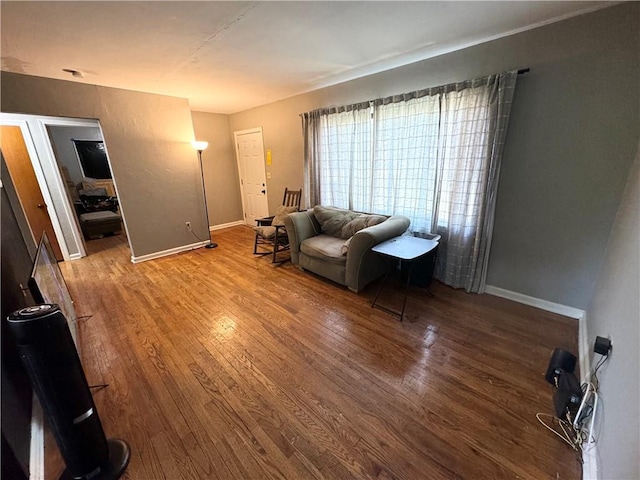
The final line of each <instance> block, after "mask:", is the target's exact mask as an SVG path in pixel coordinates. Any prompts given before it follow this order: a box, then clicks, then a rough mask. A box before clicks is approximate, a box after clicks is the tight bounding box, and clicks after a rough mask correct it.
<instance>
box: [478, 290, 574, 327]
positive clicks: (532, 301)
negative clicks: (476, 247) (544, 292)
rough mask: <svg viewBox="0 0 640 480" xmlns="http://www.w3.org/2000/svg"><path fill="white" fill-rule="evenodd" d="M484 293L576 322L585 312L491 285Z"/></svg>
mask: <svg viewBox="0 0 640 480" xmlns="http://www.w3.org/2000/svg"><path fill="white" fill-rule="evenodd" d="M485 293H488V294H489V295H495V296H496V297H502V298H506V299H508V300H513V301H514V302H518V303H522V304H524V305H529V306H531V307H536V308H539V309H540V310H544V311H546V312H551V313H557V314H558V315H564V316H565V317H571V318H575V319H577V320H579V319H580V318H582V317H583V316H584V315H585V311H584V310H580V309H579V308H574V307H569V306H567V305H562V304H561V303H554V302H549V301H548V300H543V299H541V298H536V297H530V296H529V295H524V294H522V293H518V292H512V291H510V290H505V289H503V288H499V287H494V286H493V285H487V286H486V288H485Z"/></svg>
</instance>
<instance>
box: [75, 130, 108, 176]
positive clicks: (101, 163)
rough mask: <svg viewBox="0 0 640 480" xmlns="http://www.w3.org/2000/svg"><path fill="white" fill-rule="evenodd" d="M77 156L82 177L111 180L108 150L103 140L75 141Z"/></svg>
mask: <svg viewBox="0 0 640 480" xmlns="http://www.w3.org/2000/svg"><path fill="white" fill-rule="evenodd" d="M73 144H74V145H75V147H76V154H77V155H78V160H80V167H81V168H82V175H83V176H85V177H89V178H95V179H97V180H105V179H110V178H111V169H110V168H109V160H107V150H106V149H105V146H104V142H103V141H102V140H75V139H73Z"/></svg>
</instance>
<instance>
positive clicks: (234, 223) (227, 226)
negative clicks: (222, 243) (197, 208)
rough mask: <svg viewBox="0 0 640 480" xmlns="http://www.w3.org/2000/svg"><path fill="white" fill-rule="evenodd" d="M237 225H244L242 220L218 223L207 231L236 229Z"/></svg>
mask: <svg viewBox="0 0 640 480" xmlns="http://www.w3.org/2000/svg"><path fill="white" fill-rule="evenodd" d="M238 225H244V220H236V221H235V222H229V223H219V224H218V225H210V226H209V231H210V232H213V231H214V230H222V229H223V228H229V227H237V226H238Z"/></svg>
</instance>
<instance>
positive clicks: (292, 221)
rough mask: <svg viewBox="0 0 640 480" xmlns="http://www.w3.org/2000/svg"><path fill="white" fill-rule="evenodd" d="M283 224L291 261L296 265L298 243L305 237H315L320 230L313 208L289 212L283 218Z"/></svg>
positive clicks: (298, 251)
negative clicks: (287, 238) (287, 237)
mask: <svg viewBox="0 0 640 480" xmlns="http://www.w3.org/2000/svg"><path fill="white" fill-rule="evenodd" d="M284 225H285V227H286V229H287V235H288V236H289V245H290V248H291V263H293V264H294V265H297V264H298V263H299V262H298V256H299V253H300V244H301V243H302V242H304V241H305V240H306V239H307V238H311V237H315V236H316V235H319V234H320V232H321V228H320V224H319V223H318V221H317V220H316V217H314V215H313V210H306V211H304V212H294V213H290V214H289V215H287V216H286V217H285V218H284Z"/></svg>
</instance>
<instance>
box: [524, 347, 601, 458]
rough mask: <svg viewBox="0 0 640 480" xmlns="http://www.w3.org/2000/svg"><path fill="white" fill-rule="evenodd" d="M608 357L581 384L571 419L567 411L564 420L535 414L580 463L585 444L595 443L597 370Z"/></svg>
mask: <svg viewBox="0 0 640 480" xmlns="http://www.w3.org/2000/svg"><path fill="white" fill-rule="evenodd" d="M609 356H610V354H607V355H603V356H602V358H601V359H600V361H599V362H598V363H597V364H596V366H595V368H594V369H593V372H592V373H591V375H590V376H589V381H586V382H584V383H583V384H582V386H581V387H582V400H581V402H580V406H579V407H578V410H577V411H576V414H575V417H574V418H573V419H572V418H571V416H572V415H571V413H570V412H568V411H567V413H566V419H564V418H558V417H556V416H553V415H550V414H546V413H537V414H536V418H537V419H538V421H539V422H540V423H541V424H542V425H544V426H545V427H546V428H547V429H548V430H550V431H551V432H553V433H554V434H555V435H556V436H558V437H559V438H560V439H562V440H563V441H564V442H565V443H567V444H568V445H569V446H571V448H573V449H574V450H575V451H576V452H578V453H579V454H580V461H582V455H581V454H582V451H583V448H584V446H585V445H586V444H591V443H596V437H595V433H594V432H595V419H596V414H597V412H598V401H599V394H598V388H599V381H598V370H600V369H601V368H602V366H603V365H604V364H605V363H606V362H607V360H608V359H609ZM556 387H557V383H556ZM545 420H546V421H545ZM555 425H557V427H555Z"/></svg>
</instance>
